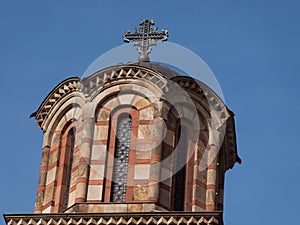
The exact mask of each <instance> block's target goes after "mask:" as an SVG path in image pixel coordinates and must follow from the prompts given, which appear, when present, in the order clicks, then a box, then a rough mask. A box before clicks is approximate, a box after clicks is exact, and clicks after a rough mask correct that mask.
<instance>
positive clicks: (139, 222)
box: [5, 212, 223, 225]
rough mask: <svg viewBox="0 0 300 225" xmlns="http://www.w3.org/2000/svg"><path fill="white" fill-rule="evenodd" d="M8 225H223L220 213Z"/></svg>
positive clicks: (11, 221) (43, 219)
mask: <svg viewBox="0 0 300 225" xmlns="http://www.w3.org/2000/svg"><path fill="white" fill-rule="evenodd" d="M5 219H6V223H7V225H32V224H35V225H38V224H41V225H47V224H57V225H70V224H73V225H79V224H80V225H129V224H130V225H153V224H154V225H156V224H157V225H171V224H174V225H175V224H176V225H177V224H178V225H179V224H181V225H194V224H198V225H223V221H222V218H221V213H220V212H211V213H209V212H206V213H183V212H181V213H161V212H160V213H159V212H156V213H127V214H120V213H115V214H109V213H106V214H99V213H98V214H92V213H86V214H77V215H76V214H75V215H74V214H64V215H62V214H58V215H55V214H53V215H51V216H43V215H27V216H9V215H7V216H5Z"/></svg>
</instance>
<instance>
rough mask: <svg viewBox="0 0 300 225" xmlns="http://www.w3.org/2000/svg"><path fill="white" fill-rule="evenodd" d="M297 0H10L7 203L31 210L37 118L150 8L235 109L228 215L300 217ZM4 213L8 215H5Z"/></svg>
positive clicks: (1, 135) (280, 220)
mask: <svg viewBox="0 0 300 225" xmlns="http://www.w3.org/2000/svg"><path fill="white" fill-rule="evenodd" d="M299 7H300V3H299V1H296V0H294V1H292V0H287V1H278V0H273V1H270V0H266V1H259V0H252V1H243V0H239V1H238V0H227V1H221V0H197V1H196V0H195V1H191V0H185V1H151V3H150V2H149V1H144V2H142V1H116V0H114V1H100V0H98V1H96V0H89V1H83V0H82V1H74V0H72V1H70V0H68V1H67V0H65V1H58V0H56V1H55V0H51V1H50V0H43V1H40V0H39V1H38V0H36V1H33V0H26V1H21V0H19V1H16V0H9V1H1V2H0V32H1V33H0V34H1V35H0V76H1V82H0V92H1V96H2V101H1V110H0V118H1V121H2V123H1V125H2V126H1V129H0V143H1V147H0V151H1V157H0V169H1V173H2V178H1V185H0V213H1V214H3V213H30V212H32V211H33V207H34V201H35V194H36V188H37V181H38V175H39V164H40V157H41V143H42V132H41V130H40V129H39V128H38V127H36V126H35V121H34V120H33V119H29V115H30V114H31V113H32V112H34V111H35V110H36V109H37V108H38V106H39V104H40V103H41V102H42V101H43V99H44V97H46V95H47V94H48V93H49V92H50V91H51V90H52V88H53V87H55V85H56V84H58V83H59V82H60V81H62V80H64V79H65V78H68V77H71V76H79V77H81V76H82V74H83V73H84V71H85V70H86V68H87V67H88V66H89V65H90V63H91V62H93V61H94V60H95V59H96V58H97V57H98V56H100V55H101V54H103V53H105V52H106V51H108V50H110V49H112V48H114V47H117V46H119V45H120V44H122V37H121V36H122V34H123V32H124V31H126V30H128V29H130V30H133V28H134V27H136V26H137V24H138V22H139V21H140V20H141V19H144V18H151V19H153V20H154V21H155V22H156V25H157V26H159V27H160V28H166V29H168V30H169V33H170V37H169V40H170V41H171V42H174V43H177V44H180V45H182V46H185V47H186V48H188V49H190V50H192V51H194V52H195V53H196V54H198V55H199V56H200V57H201V58H202V59H204V60H205V61H206V63H207V64H208V65H209V67H210V68H211V69H212V70H213V72H214V74H215V75H216V77H217V79H218V81H219V83H220V85H221V87H222V90H223V94H224V96H225V99H226V103H227V105H228V107H229V108H230V109H232V110H233V111H234V113H235V114H236V129H237V138H238V150H239V155H240V157H241V158H242V159H243V163H242V165H236V166H235V167H234V168H233V169H232V170H230V171H228V173H227V175H226V187H225V210H224V220H225V224H227V225H240V224H244V225H250V224H251V225H253V224H274V225H275V224H289V223H290V224H295V223H296V222H295V220H296V215H297V214H298V213H299V209H300V206H299V201H300V194H299V189H300V179H299V173H300V169H299V158H300V152H299V151H300V150H299V146H298V140H299V137H300V136H299V131H298V126H299V121H298V116H299V115H300V105H299V100H298V99H299V97H300V94H299V85H300V76H299V74H300V73H299V72H300V68H299V63H300V57H299V50H300V48H299V47H300V14H299ZM3 223H4V221H3V220H2V219H0V224H3Z"/></svg>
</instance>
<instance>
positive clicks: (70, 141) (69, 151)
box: [62, 127, 76, 210]
mask: <svg viewBox="0 0 300 225" xmlns="http://www.w3.org/2000/svg"><path fill="white" fill-rule="evenodd" d="M75 134H76V128H75V127H72V128H71V129H70V130H69V132H68V135H67V140H66V151H65V154H66V156H65V163H64V171H65V172H64V177H63V179H64V180H63V182H62V184H63V186H62V189H63V190H62V193H63V210H65V209H66V208H67V207H68V201H69V191H70V184H71V173H72V164H73V154H74V147H75Z"/></svg>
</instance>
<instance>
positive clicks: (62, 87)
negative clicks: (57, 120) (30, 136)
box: [30, 77, 81, 127]
mask: <svg viewBox="0 0 300 225" xmlns="http://www.w3.org/2000/svg"><path fill="white" fill-rule="evenodd" d="M80 87H81V84H80V79H79V78H78V77H71V78H68V79H66V80H64V81H62V82H60V83H59V84H58V85H57V86H56V87H55V88H54V89H53V90H52V91H51V92H50V93H49V94H48V96H47V97H46V98H45V100H44V101H43V102H42V104H41V105H40V107H39V108H38V110H37V111H36V112H34V113H32V114H31V115H30V117H35V119H36V123H37V124H38V125H39V126H40V127H42V124H43V122H44V120H45V119H46V118H47V117H48V115H49V113H50V111H51V110H52V109H53V108H54V107H55V105H56V104H57V103H58V102H60V101H61V100H62V99H64V98H65V97H66V96H68V95H69V94H70V93H73V92H76V91H79V90H80Z"/></svg>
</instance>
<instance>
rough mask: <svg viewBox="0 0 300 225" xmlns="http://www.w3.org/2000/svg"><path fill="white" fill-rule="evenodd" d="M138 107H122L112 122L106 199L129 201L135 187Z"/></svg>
mask: <svg viewBox="0 0 300 225" xmlns="http://www.w3.org/2000/svg"><path fill="white" fill-rule="evenodd" d="M138 117H139V114H138V111H137V110H136V109H134V108H127V107H126V108H119V109H118V110H116V111H115V112H113V113H112V115H111V118H110V125H109V145H108V154H107V157H106V166H105V169H106V172H105V174H106V175H105V180H104V191H103V192H102V199H103V201H104V202H126V201H129V199H130V196H129V194H130V193H131V192H132V191H131V189H132V188H133V187H132V186H131V185H128V183H131V181H132V179H133V176H132V175H133V172H134V171H133V168H132V166H130V165H132V163H133V161H134V158H135V150H134V148H133V143H135V137H136V136H137V131H138V121H139V120H138Z"/></svg>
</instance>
